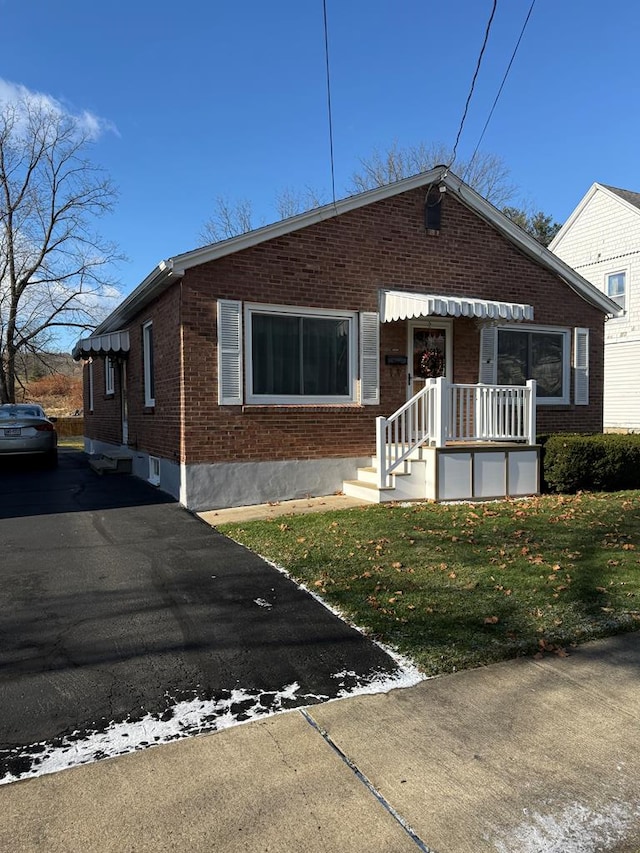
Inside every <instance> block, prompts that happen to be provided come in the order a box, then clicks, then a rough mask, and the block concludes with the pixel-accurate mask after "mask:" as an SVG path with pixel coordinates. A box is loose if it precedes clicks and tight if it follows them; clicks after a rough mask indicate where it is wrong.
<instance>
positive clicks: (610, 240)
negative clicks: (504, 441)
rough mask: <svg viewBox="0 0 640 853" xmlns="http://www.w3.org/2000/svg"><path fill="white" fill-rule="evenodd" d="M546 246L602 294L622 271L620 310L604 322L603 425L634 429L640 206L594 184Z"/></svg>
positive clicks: (639, 347)
mask: <svg viewBox="0 0 640 853" xmlns="http://www.w3.org/2000/svg"><path fill="white" fill-rule="evenodd" d="M630 189H633V190H635V189H636V188H635V187H631V188H630ZM552 248H553V251H554V253H555V254H556V255H558V257H560V258H562V260H563V261H565V262H566V263H567V264H569V266H572V267H573V268H574V269H575V270H577V272H579V273H580V275H582V276H583V277H584V278H586V279H587V281H590V282H591V283H592V284H594V285H595V286H596V287H597V288H598V290H601V291H602V292H603V293H606V282H607V276H608V275H610V274H612V273H616V272H625V273H626V285H627V305H626V313H625V314H624V315H623V316H622V317H619V318H615V319H611V320H607V322H606V325H605V380H604V427H605V429H607V428H617V429H625V428H626V429H634V430H635V429H640V209H638V208H635V207H633V206H632V205H629V204H628V203H626V202H624V201H623V200H622V199H620V198H619V197H617V196H615V195H614V194H612V193H611V192H610V191H607V190H603V189H601V188H600V187H597V188H596V190H595V192H594V193H593V195H592V196H591V198H589V200H588V201H587V202H586V204H585V205H584V207H583V208H582V210H581V211H580V213H579V214H578V215H577V216H576V218H575V220H574V221H573V223H572V224H570V225H569V226H568V227H567V230H566V231H564V232H561V234H560V235H559V239H556V241H554V243H553V244H552Z"/></svg>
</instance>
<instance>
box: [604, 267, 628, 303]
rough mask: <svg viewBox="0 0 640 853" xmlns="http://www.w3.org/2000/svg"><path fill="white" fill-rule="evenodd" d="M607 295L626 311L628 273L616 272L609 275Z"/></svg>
mask: <svg viewBox="0 0 640 853" xmlns="http://www.w3.org/2000/svg"><path fill="white" fill-rule="evenodd" d="M607 296H608V297H609V298H610V299H613V301H614V302H615V303H616V305H619V306H620V308H622V310H623V311H624V310H625V309H626V307H627V306H626V301H627V274H626V272H614V273H612V274H611V275H608V276H607Z"/></svg>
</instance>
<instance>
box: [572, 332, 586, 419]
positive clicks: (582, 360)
mask: <svg viewBox="0 0 640 853" xmlns="http://www.w3.org/2000/svg"><path fill="white" fill-rule="evenodd" d="M573 370H574V391H573V393H574V403H575V404H576V406H588V405H589V329H576V330H575V332H574V339H573Z"/></svg>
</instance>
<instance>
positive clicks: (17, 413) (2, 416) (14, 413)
mask: <svg viewBox="0 0 640 853" xmlns="http://www.w3.org/2000/svg"><path fill="white" fill-rule="evenodd" d="M43 417H44V412H43V411H42V409H40V408H38V407H37V406H0V420H5V421H8V420H9V419H12V418H43Z"/></svg>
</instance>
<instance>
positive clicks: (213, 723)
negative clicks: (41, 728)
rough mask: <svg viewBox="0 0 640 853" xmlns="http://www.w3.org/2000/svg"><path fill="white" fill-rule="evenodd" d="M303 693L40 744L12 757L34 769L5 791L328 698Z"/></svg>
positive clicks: (250, 694) (168, 714)
mask: <svg viewBox="0 0 640 853" xmlns="http://www.w3.org/2000/svg"><path fill="white" fill-rule="evenodd" d="M299 690H300V685H299V684H298V683H297V682H294V683H293V684H288V685H286V686H285V687H283V688H282V690H278V691H267V692H262V691H249V690H242V689H235V690H231V691H228V695H227V696H225V697H224V698H222V699H197V698H195V699H189V700H184V701H180V702H176V703H175V704H174V705H172V706H171V707H169V708H168V709H167V710H166V711H164V712H163V713H161V714H149V713H147V714H145V715H144V716H143V717H142V718H141V719H140V720H124V721H122V722H115V721H114V722H111V723H109V725H108V726H107V727H106V728H105V729H104V730H101V731H93V732H91V731H89V732H84V733H80V732H77V731H76V732H74V733H73V734H72V735H69V736H67V737H64V738H62V739H61V740H60V741H58V742H57V743H55V744H52V743H47V742H46V741H44V742H41V743H34V744H31V745H29V746H26V747H23V748H22V749H21V750H20V752H19V754H17V753H14V755H13V756H12V759H13V760H14V761H15V762H16V763H17V762H18V761H19V762H20V763H21V764H24V765H28V767H27V768H26V769H25V770H23V771H21V772H17V773H16V774H13V773H7V774H6V775H5V776H3V777H2V778H0V785H5V784H8V783H9V782H16V781H18V779H29V778H32V777H34V776H42V775H44V774H46V773H56V772H58V771H59V770H66V769H68V768H69V767H75V766H77V765H80V764H89V763H91V762H93V761H96V760H98V759H102V758H114V757H115V756H117V755H124V754H126V753H129V752H135V751H136V750H139V749H146V748H147V747H149V746H156V745H158V744H161V743H168V742H170V741H173V740H179V739H182V738H186V737H192V736H194V735H198V734H204V733H205V732H215V731H221V730H222V729H226V728H229V727H230V726H236V725H240V724H241V723H246V722H250V721H252V720H258V719H260V718H262V717H267V716H271V715H273V714H277V713H280V712H282V711H285V710H290V709H291V703H293V702H296V701H298V700H299V699H302V700H310V701H313V700H316V701H322V700H326V699H327V698H328V697H327V696H316V695H314V694H311V693H305V694H301V695H298V692H299Z"/></svg>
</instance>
